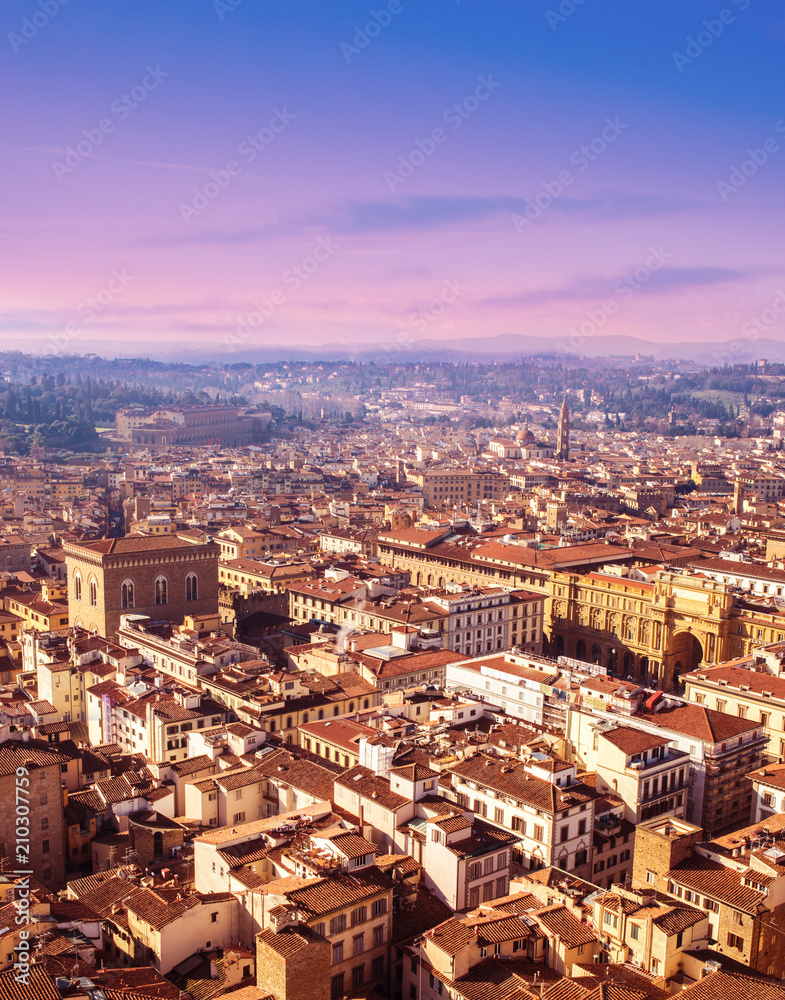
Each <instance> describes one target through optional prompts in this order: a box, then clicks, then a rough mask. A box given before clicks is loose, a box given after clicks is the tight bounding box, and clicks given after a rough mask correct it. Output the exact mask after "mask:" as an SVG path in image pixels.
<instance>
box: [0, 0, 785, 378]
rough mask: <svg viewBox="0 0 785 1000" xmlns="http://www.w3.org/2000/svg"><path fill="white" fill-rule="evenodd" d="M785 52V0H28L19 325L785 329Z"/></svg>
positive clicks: (737, 336) (11, 338) (396, 343)
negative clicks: (336, 0)
mask: <svg viewBox="0 0 785 1000" xmlns="http://www.w3.org/2000/svg"><path fill="white" fill-rule="evenodd" d="M784 49H785V6H783V4H782V3H781V0H690V2H689V3H685V2H684V0H634V2H631V0H582V2H579V0H516V2H512V0H388V2H381V0H380V2H378V3H375V4H371V3H368V2H366V0H338V2H337V3H327V2H325V0H67V2H63V0H3V3H2V5H0V72H2V80H3V96H4V100H3V101H2V105H1V106H0V124H1V125H2V137H3V140H4V141H3V143H2V147H1V148H0V176H2V179H3V183H2V187H0V264H1V265H2V275H3V281H2V301H1V302H0V349H6V350H9V349H21V350H26V351H37V352H42V353H47V354H57V353H69V354H73V353H80V352H84V351H88V350H97V351H99V352H100V353H102V354H105V355H109V356H112V352H114V353H115V354H116V355H117V356H129V355H131V354H138V353H149V354H151V355H153V356H156V355H160V354H163V353H165V352H169V353H170V355H175V356H181V357H183V358H185V359H187V358H188V356H189V355H196V354H197V353H202V354H212V355H214V356H215V357H230V356H235V357H239V356H241V355H242V356H248V357H250V356H253V352H254V351H255V350H258V349H266V348H270V347H276V346H287V347H306V346H309V345H313V346H314V347H315V348H318V347H320V346H325V345H333V344H337V343H342V344H346V343H349V344H356V345H359V347H361V348H363V349H367V348H372V349H373V350H374V351H376V352H377V353H378V356H379V357H380V358H381V359H384V358H390V359H393V360H395V359H398V358H405V354H406V351H407V350H409V349H411V348H412V346H413V345H414V344H415V343H416V342H417V341H421V340H429V341H441V342H444V343H445V345H449V346H451V347H455V346H459V342H460V341H471V342H473V343H476V342H483V343H492V338H496V337H503V336H505V335H510V334H513V335H515V334H517V335H523V336H527V337H536V338H545V340H546V341H547V342H548V343H550V344H553V345H554V347H556V348H559V349H561V350H571V351H575V352H576V353H580V352H581V351H582V350H583V349H585V348H586V346H587V344H588V343H589V342H590V340H591V338H592V337H596V336H598V335H612V336H622V337H633V338H639V339H641V340H643V341H649V342H655V343H658V344H662V343H673V344H674V345H677V346H678V345H679V344H682V343H688V342H690V343H691V342H702V343H713V342H727V341H732V340H735V341H737V342H739V341H741V342H745V343H754V341H755V340H756V338H758V337H763V336H765V337H773V338H775V339H781V338H782V337H783V336H784V335H785V241H784V240H783V232H785V226H784V225H783V223H784V222H785V207H784V206H785V200H784V199H783V188H784V184H783V177H784V176H785V87H784V86H783V82H784V81H785V51H784ZM500 343H501V341H500ZM718 350H719V349H718Z"/></svg>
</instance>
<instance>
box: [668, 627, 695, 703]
mask: <svg viewBox="0 0 785 1000" xmlns="http://www.w3.org/2000/svg"><path fill="white" fill-rule="evenodd" d="M702 662H703V645H702V644H701V642H700V640H699V639H698V637H697V636H696V635H694V634H693V633H692V632H691V631H690V630H689V629H685V630H682V631H680V632H674V633H673V635H672V636H671V639H670V642H669V643H668V653H667V660H666V663H665V664H663V673H664V676H663V681H664V684H663V687H664V688H665V689H666V690H671V689H672V688H675V687H677V686H678V684H679V678H680V677H683V676H684V674H688V673H690V672H691V671H693V670H697V668H698V667H699V666H700V665H701V663H702ZM666 664H667V665H666Z"/></svg>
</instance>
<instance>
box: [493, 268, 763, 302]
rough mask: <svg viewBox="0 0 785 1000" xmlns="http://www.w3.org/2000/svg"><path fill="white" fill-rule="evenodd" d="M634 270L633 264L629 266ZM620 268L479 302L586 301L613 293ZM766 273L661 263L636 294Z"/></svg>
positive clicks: (758, 275)
mask: <svg viewBox="0 0 785 1000" xmlns="http://www.w3.org/2000/svg"><path fill="white" fill-rule="evenodd" d="M629 270H630V271H634V266H632V267H630V268H629ZM624 273H625V272H622V273H620V274H615V275H606V276H603V275H581V276H576V277H575V278H574V279H573V280H572V281H569V282H567V283H566V284H564V285H560V286H558V287H556V288H541V289H524V290H522V291H519V292H513V293H511V294H510V295H494V296H489V297H488V298H485V299H483V300H482V301H481V302H480V305H482V306H490V307H491V308H501V309H520V308H525V307H527V306H539V305H544V304H547V303H550V302H590V301H593V300H595V299H601V298H608V297H610V296H611V295H612V294H613V287H614V284H616V282H618V281H619V280H620V279H621V278H623V274H624ZM764 273H769V269H766V268H763V269H759V268H756V269H750V270H734V269H733V268H728V267H713V266H703V267H664V268H662V270H660V271H654V272H652V273H651V276H650V277H649V279H648V280H647V282H646V283H645V284H642V285H641V286H640V288H639V290H638V292H637V293H636V294H645V295H651V294H663V293H667V292H671V291H679V290H682V289H690V288H700V287H703V286H707V285H724V284H733V283H738V282H744V281H752V280H755V279H756V278H759V277H761V276H762V275H763V274H764Z"/></svg>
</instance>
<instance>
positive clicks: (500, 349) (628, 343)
mask: <svg viewBox="0 0 785 1000" xmlns="http://www.w3.org/2000/svg"><path fill="white" fill-rule="evenodd" d="M19 346H20V345H19V344H18V343H13V344H11V343H7V344H5V345H0V349H4V350H18V349H19ZM25 346H26V347H27V349H28V350H30V351H31V352H34V353H49V352H48V351H47V349H46V344H41V343H39V344H35V343H29V344H27V345H25ZM91 352H92V353H95V354H99V355H101V356H103V357H117V356H120V355H119V354H118V349H117V344H116V343H114V342H111V341H99V340H95V341H86V340H85V341H81V340H80V341H75V342H74V343H73V345H72V347H71V349H70V350H69V351H68V352H66V353H69V354H86V353H91ZM134 353H135V354H137V355H144V356H147V357H150V358H157V359H165V360H168V361H211V360H222V361H231V360H236V361H254V362H265V361H287V360H291V361H295V360H305V361H317V360H325V361H336V360H353V361H363V362H371V361H373V362H375V363H376V364H385V363H388V362H396V363H400V362H401V361H439V360H441V361H472V360H482V361H488V360H495V359H499V360H502V359H503V360H510V359H512V358H515V357H516V356H518V357H520V356H524V357H526V356H540V357H543V356H550V357H554V358H559V357H564V358H571V359H572V360H573V361H574V360H575V359H578V358H580V357H586V358H603V357H616V358H619V357H630V358H634V357H635V356H636V355H642V356H645V357H649V358H654V359H655V360H667V359H678V360H684V361H692V362H695V363H697V364H702V365H708V366H711V367H714V366H722V365H725V364H733V363H735V362H747V363H749V362H750V361H752V360H754V359H755V358H767V359H768V360H770V361H785V341H781V340H774V339H772V338H762V337H761V338H759V339H752V338H751V337H747V338H739V339H737V340H730V341H724V342H722V343H701V342H685V343H679V344H672V343H654V342H652V341H648V340H640V339H638V338H635V337H626V336H614V335H607V334H606V335H602V334H600V335H597V336H593V337H584V338H581V340H580V343H579V344H578V343H576V342H575V341H573V343H570V340H569V339H568V338H566V337H565V338H564V339H563V340H560V339H553V338H547V337H535V336H527V335H525V334H515V333H508V334H501V335H499V336H497V337H466V338H461V339H457V340H451V341H444V340H412V341H409V342H406V343H404V344H398V343H397V342H395V341H389V342H383V343H356V342H354V343H352V342H349V343H340V342H338V343H330V344H324V345H317V344H302V345H299V346H298V345H295V344H276V343H270V342H269V338H265V340H262V338H261V337H260V339H259V342H254V341H248V342H247V343H243V344H239V345H236V346H235V345H226V344H224V343H221V342H216V343H214V344H198V345H197V344H187V343H183V342H182V341H169V342H161V341H158V342H154V343H153V342H150V343H148V342H147V341H141V340H139V341H137V342H136V350H135V352H134ZM122 356H125V355H122Z"/></svg>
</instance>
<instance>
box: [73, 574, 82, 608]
mask: <svg viewBox="0 0 785 1000" xmlns="http://www.w3.org/2000/svg"><path fill="white" fill-rule="evenodd" d="M74 600H75V601H81V600H82V574H81V573H80V572H79V571H78V570H77V571H76V573H74Z"/></svg>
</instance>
